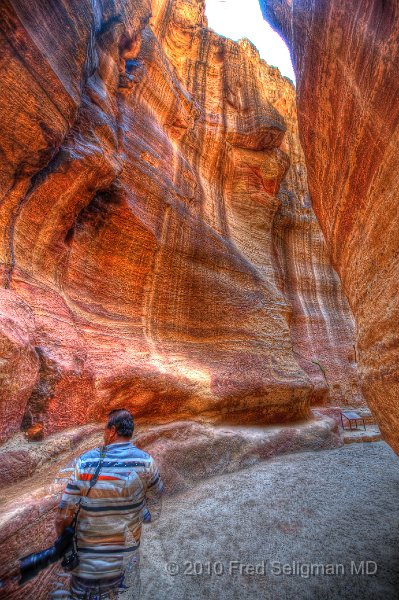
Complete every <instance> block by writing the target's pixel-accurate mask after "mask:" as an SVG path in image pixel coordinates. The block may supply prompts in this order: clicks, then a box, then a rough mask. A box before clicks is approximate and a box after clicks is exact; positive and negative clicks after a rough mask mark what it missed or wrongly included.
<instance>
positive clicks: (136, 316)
mask: <svg viewBox="0 0 399 600" xmlns="http://www.w3.org/2000/svg"><path fill="white" fill-rule="evenodd" d="M0 11H1V15H0V16H1V19H0V21H1V25H0V35H1V49H2V52H1V60H2V67H1V70H2V79H1V87H2V93H1V94H0V110H1V112H2V114H4V115H5V117H4V127H3V128H2V138H1V154H0V160H1V168H0V174H1V200H0V201H1V215H0V227H1V230H2V233H3V235H2V237H1V243H0V259H1V275H2V277H3V286H4V287H5V288H6V289H7V290H6V291H7V292H9V293H13V294H15V295H16V296H17V297H18V298H19V299H21V301H23V302H24V303H25V304H26V305H27V306H28V307H29V309H30V310H31V311H32V314H33V318H34V324H35V329H34V338H35V339H34V347H35V356H36V359H35V360H36V362H35V365H36V366H35V369H36V371H35V373H36V372H37V373H38V375H37V376H36V375H35V377H36V379H35V377H34V376H32V377H31V378H30V381H31V383H33V386H32V390H31V393H30V394H28V393H27V391H26V389H25V388H24V390H25V391H24V393H22V391H18V393H19V394H20V397H21V401H20V402H19V406H20V407H23V406H25V408H24V412H23V414H22V408H20V409H19V412H18V418H15V420H14V421H13V423H14V425H13V427H14V430H15V431H16V430H18V429H19V427H22V428H23V429H25V430H26V429H29V430H30V431H31V432H32V435H39V434H41V431H43V434H44V435H45V436H46V435H48V434H49V433H51V432H54V431H56V430H58V429H62V428H64V427H67V426H74V425H79V424H84V423H86V422H88V421H91V420H96V419H98V418H99V417H101V416H103V415H104V414H105V413H106V412H108V411H109V410H110V409H111V408H113V407H115V406H121V405H124V406H127V407H130V408H132V409H133V410H134V412H135V415H136V416H137V417H139V418H143V419H148V420H151V421H152V422H153V421H155V420H157V421H160V422H162V421H169V420H171V419H175V420H176V419H186V418H190V419H192V418H196V417H198V416H199V415H205V416H207V417H210V418H212V419H213V420H215V421H218V422H229V421H230V422H241V423H244V422H248V423H251V422H258V423H261V422H273V421H288V420H294V419H301V418H304V417H307V416H308V414H309V404H310V403H311V402H321V401H324V402H328V401H332V402H333V403H334V404H337V403H349V404H356V403H359V402H361V395H360V393H359V389H358V384H357V375H356V364H355V356H354V352H353V335H354V331H353V322H352V318H351V315H350V311H349V308H348V305H347V304H346V301H345V299H344V297H343V295H342V291H341V288H340V284H339V280H338V278H337V276H336V274H335V272H334V271H333V269H332V267H331V265H330V262H329V258H328V256H327V253H326V250H325V247H324V241H323V239H322V235H321V232H320V230H319V229H318V226H317V223H316V221H315V218H314V215H313V213H312V210H311V208H310V203H309V198H308V192H307V184H306V173H305V167H304V160H303V155H302V150H301V148H300V144H299V141H298V133H297V124H296V113H295V107H294V104H295V103H294V100H295V98H294V90H293V88H292V86H291V84H290V83H289V82H288V81H287V80H285V79H284V78H281V76H280V74H279V72H278V71H277V70H276V69H272V68H269V67H268V66H267V65H266V64H265V63H264V62H263V61H261V60H260V59H259V56H258V54H257V52H256V51H255V49H254V48H253V47H252V46H251V44H250V43H249V42H247V41H245V40H244V41H241V42H240V43H234V42H232V41H230V40H226V39H224V38H221V37H219V36H218V35H216V34H215V33H213V32H212V31H209V30H208V29H207V28H206V20H205V17H204V3H203V2H202V1H201V0H192V1H190V2H187V1H185V2H182V1H181V0H154V1H153V2H152V3H150V2H149V1H148V2H147V1H145V0H129V1H127V2H125V1H112V2H111V1H109V2H108V1H106V2H99V1H98V2H97V1H95V2H89V1H88V0H87V1H86V0H83V1H82V0H79V1H78V0H63V1H60V2H58V3H57V8H54V7H53V8H51V7H47V6H46V7H45V8H44V7H43V6H42V5H40V4H37V3H36V4H35V5H34V6H33V7H32V6H31V3H30V2H27V1H25V0H7V1H6V2H4V3H2V5H1V8H0ZM151 14H152V17H151V19H150V15H151ZM11 291H12V292H11ZM20 326H22V325H18V327H20ZM25 335H27V334H25ZM21 386H23V383H22V382H21ZM27 396H29V397H27ZM19 419H20V422H18V421H19ZM40 427H42V428H43V429H42V430H41V429H40ZM30 428H31V429H30ZM9 433H10V430H7V431H5V432H4V434H3V435H4V436H6V435H9Z"/></svg>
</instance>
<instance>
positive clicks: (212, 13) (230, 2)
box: [206, 0, 295, 82]
mask: <svg viewBox="0 0 399 600" xmlns="http://www.w3.org/2000/svg"><path fill="white" fill-rule="evenodd" d="M206 16H207V17H208V24H209V27H210V28H211V29H213V30H214V31H216V33H219V34H220V35H224V36H225V37H228V38H231V39H232V40H239V39H241V38H244V37H246V38H248V39H249V40H251V42H252V43H253V44H254V45H255V46H256V47H257V49H258V50H259V54H260V56H261V57H262V58H264V59H265V61H266V62H267V63H268V64H269V65H273V66H274V67H278V68H279V69H280V71H281V73H282V74H283V75H286V76H287V77H289V78H290V79H292V81H294V82H295V75H294V71H293V69H292V63H291V58H290V53H289V51H288V48H287V46H286V44H285V42H284V41H283V40H282V39H281V37H280V36H279V35H278V33H276V32H275V31H273V29H272V28H271V27H270V25H269V24H268V23H267V22H266V21H265V20H264V19H263V16H262V13H261V10H260V7H259V3H258V0H206Z"/></svg>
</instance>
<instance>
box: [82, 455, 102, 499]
mask: <svg viewBox="0 0 399 600" xmlns="http://www.w3.org/2000/svg"><path fill="white" fill-rule="evenodd" d="M106 453H107V451H106V446H102V448H101V450H100V460H99V462H98V465H97V468H96V470H95V471H94V474H93V477H92V478H91V479H90V483H89V489H88V490H87V494H86V496H88V495H89V494H90V492H91V490H92V488H94V486H95V485H96V483H97V481H98V478H99V475H100V471H101V469H102V466H103V463H104V458H105V455H106Z"/></svg>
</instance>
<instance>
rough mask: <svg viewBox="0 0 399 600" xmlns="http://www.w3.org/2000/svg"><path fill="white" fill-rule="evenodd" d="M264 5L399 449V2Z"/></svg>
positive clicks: (369, 391) (368, 362) (370, 384)
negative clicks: (279, 38)
mask: <svg viewBox="0 0 399 600" xmlns="http://www.w3.org/2000/svg"><path fill="white" fill-rule="evenodd" d="M261 4H263V9H264V14H265V17H266V18H268V19H270V20H271V21H272V23H273V24H274V25H275V26H276V27H277V28H279V29H280V31H281V32H282V33H283V34H284V36H285V37H286V39H287V41H288V43H289V44H290V45H291V49H292V53H293V57H294V62H295V69H296V75H297V80H298V108H299V123H300V129H301V139H302V143H303V147H304V150H305V154H306V159H307V166H308V177H309V186H310V190H311V194H312V200H313V205H314V208H315V211H316V214H317V216H318V218H319V220H320V223H321V225H322V228H323V231H324V235H325V237H326V241H327V244H328V246H329V248H330V249H331V255H332V259H333V262H334V264H335V265H336V267H337V270H338V272H339V274H340V276H341V279H342V282H343V286H344V289H345V292H346V294H347V296H348V299H349V302H350V305H351V308H352V310H353V313H354V315H355V318H356V321H357V329H358V338H357V355H358V356H357V358H358V360H359V365H360V373H361V378H362V387H363V391H364V395H365V397H366V399H367V401H368V403H369V405H370V407H371V409H372V410H373V412H374V414H375V416H376V417H377V419H378V422H379V425H380V427H381V430H382V432H383V434H384V435H385V437H386V439H387V441H388V442H389V443H390V444H391V445H392V446H393V447H394V448H395V450H396V451H399V442H398V439H399V438H398V428H399V402H398V398H399V383H398V382H399V377H398V374H399V372H398V365H399V337H398V335H399V333H398V332H399V329H398V324H399V294H398V287H399V285H398V284H399V233H398V231H399V211H398V192H399V175H398V173H399V169H398V160H399V159H398V152H397V148H398V143H399V101H398V98H399V79H398V75H397V65H398V61H399V47H398V35H399V7H398V4H397V2H395V1H394V0H386V1H384V2H382V1H381V0H367V1H365V2H362V3H361V5H360V4H359V3H356V2H352V1H351V0H344V1H341V2H337V1H332V0H329V1H324V2H313V3H310V2H302V1H297V0H293V1H288V0H279V1H277V0H267V1H265V0H262V2H261Z"/></svg>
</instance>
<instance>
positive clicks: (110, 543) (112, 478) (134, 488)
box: [60, 442, 163, 579]
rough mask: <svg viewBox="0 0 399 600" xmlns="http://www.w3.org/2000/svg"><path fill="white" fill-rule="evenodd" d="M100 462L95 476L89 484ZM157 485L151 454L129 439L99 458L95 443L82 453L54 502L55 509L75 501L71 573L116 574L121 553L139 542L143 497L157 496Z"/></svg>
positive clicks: (159, 490)
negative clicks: (77, 560)
mask: <svg viewBox="0 0 399 600" xmlns="http://www.w3.org/2000/svg"><path fill="white" fill-rule="evenodd" d="M100 462H101V470H100V473H99V475H98V479H97V481H96V483H95V485H94V486H93V487H92V488H91V489H90V481H91V480H92V478H93V475H94V474H95V473H96V470H97V469H98V466H99V463H100ZM162 488H163V485H162V482H161V479H160V477H159V474H158V470H157V468H156V466H155V463H154V461H153V459H152V458H151V456H150V455H149V454H147V453H146V452H143V451H142V450H139V449H138V448H136V447H135V446H133V445H132V444H131V442H122V443H114V444H110V445H109V446H106V447H105V455H103V457H101V450H100V448H96V449H94V450H90V451H89V452H86V453H85V454H83V455H82V456H81V457H80V458H79V459H78V461H77V463H76V467H75V473H74V475H73V477H71V479H70V481H69V482H68V484H67V486H66V489H65V492H64V495H63V497H62V500H61V504H60V508H70V507H71V506H72V505H77V504H79V502H80V510H79V517H78V524H77V546H78V554H79V558H80V564H79V566H78V567H77V569H75V570H74V571H73V574H74V575H76V576H78V577H80V578H84V579H98V578H101V579H103V578H104V579H112V578H113V577H117V576H118V575H119V574H120V573H121V571H122V570H123V565H124V561H125V560H126V555H127V554H128V553H132V552H134V551H135V550H137V548H138V546H139V544H140V536H141V525H142V522H143V520H144V516H145V513H146V498H147V497H152V496H158V495H160V494H161V493H162ZM89 489H90V492H89ZM88 492H89V495H88V496H87V493H88Z"/></svg>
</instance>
